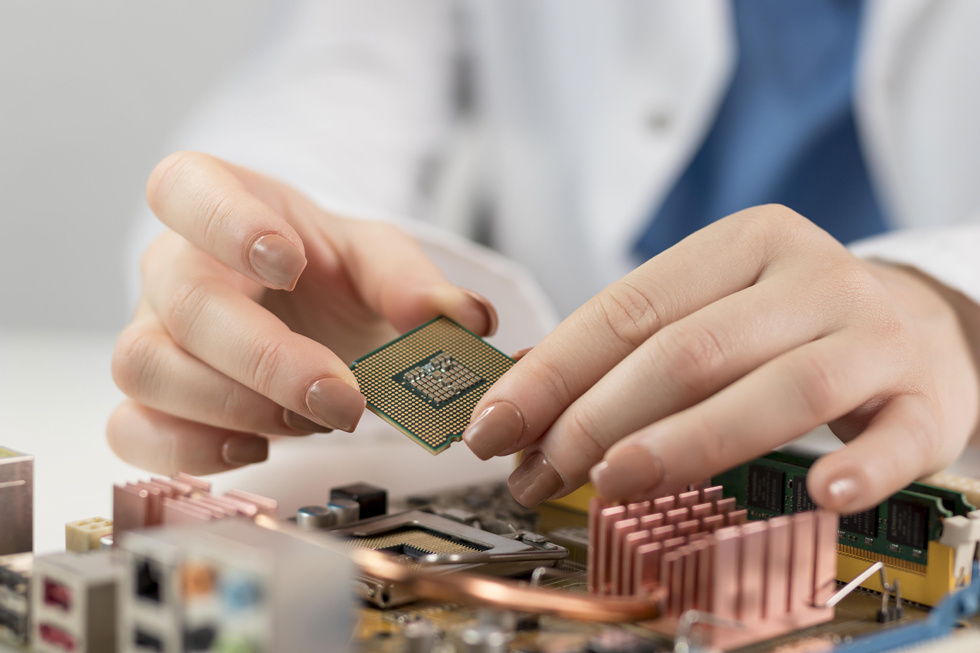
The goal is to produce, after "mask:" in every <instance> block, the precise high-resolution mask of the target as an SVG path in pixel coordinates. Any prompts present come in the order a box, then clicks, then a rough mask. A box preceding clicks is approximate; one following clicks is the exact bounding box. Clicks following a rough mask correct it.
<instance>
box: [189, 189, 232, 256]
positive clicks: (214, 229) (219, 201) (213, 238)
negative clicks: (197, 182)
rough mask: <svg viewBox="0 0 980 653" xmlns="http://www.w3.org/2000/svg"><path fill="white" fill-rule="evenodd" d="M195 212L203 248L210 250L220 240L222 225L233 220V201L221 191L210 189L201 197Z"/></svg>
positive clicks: (223, 230)
mask: <svg viewBox="0 0 980 653" xmlns="http://www.w3.org/2000/svg"><path fill="white" fill-rule="evenodd" d="M197 214H198V216H199V218H198V219H199V226H200V229H201V237H202V239H203V244H204V248H205V249H207V250H211V249H213V248H214V247H215V245H217V244H218V242H219V241H220V240H221V237H222V234H223V233H224V232H225V231H226V230H225V229H224V227H225V226H226V225H228V223H229V222H231V221H232V220H234V216H235V210H234V201H233V200H232V198H231V197H229V196H228V195H226V194H225V193H224V192H222V191H210V192H208V193H205V194H204V195H203V196H202V197H201V200H200V204H199V206H198V210H197Z"/></svg>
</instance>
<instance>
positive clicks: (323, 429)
mask: <svg viewBox="0 0 980 653" xmlns="http://www.w3.org/2000/svg"><path fill="white" fill-rule="evenodd" d="M282 421H283V422H285V423H286V426H288V427H289V428H291V429H295V430H297V431H302V432H304V433H329V432H330V431H332V430H333V429H332V428H330V427H328V426H323V425H322V424H317V423H316V422H314V421H313V420H311V419H306V418H305V417H303V416H302V415H300V414H299V413H296V412H293V411H291V410H289V409H288V408H283V409H282Z"/></svg>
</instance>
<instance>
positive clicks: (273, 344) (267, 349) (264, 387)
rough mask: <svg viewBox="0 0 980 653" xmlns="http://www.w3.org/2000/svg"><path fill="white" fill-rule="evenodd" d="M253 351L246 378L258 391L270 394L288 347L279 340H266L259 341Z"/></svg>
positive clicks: (266, 394) (247, 364) (247, 366)
mask: <svg viewBox="0 0 980 653" xmlns="http://www.w3.org/2000/svg"><path fill="white" fill-rule="evenodd" d="M252 351H253V353H252V355H251V356H250V357H249V359H248V361H247V362H246V370H245V378H246V379H248V381H249V384H250V385H251V387H253V388H254V389H255V390H256V391H257V392H259V393H260V394H263V395H265V396H270V394H271V392H272V389H273V387H274V386H275V380H276V376H277V375H278V373H279V370H280V369H281V368H282V365H283V362H284V360H285V358H286V347H285V345H284V344H283V343H282V342H280V341H278V340H266V341H263V342H260V343H258V344H257V345H256V346H255V347H253V348H252ZM226 409H230V407H226Z"/></svg>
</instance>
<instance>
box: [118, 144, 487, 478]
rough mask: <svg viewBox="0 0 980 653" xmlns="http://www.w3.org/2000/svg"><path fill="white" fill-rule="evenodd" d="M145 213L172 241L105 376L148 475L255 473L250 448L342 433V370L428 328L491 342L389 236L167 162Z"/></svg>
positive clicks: (416, 250) (283, 191) (346, 378)
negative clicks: (122, 397) (463, 331)
mask: <svg viewBox="0 0 980 653" xmlns="http://www.w3.org/2000/svg"><path fill="white" fill-rule="evenodd" d="M147 199H148V201H149V204H150V207H151V208H152V209H153V212H154V213H155V214H156V215H157V217H158V218H159V219H160V220H161V221H163V222H164V224H166V225H167V226H168V227H169V228H170V231H168V232H166V233H164V234H163V235H161V236H160V237H159V238H158V239H157V240H156V241H155V242H154V243H153V244H152V245H151V246H150V248H149V249H148V250H147V252H146V255H145V256H144V258H143V269H142V272H143V290H142V296H141V298H140V302H139V307H138V308H137V311H136V315H135V317H134V318H133V321H132V323H131V324H130V325H129V326H128V327H126V329H125V330H124V331H123V332H122V335H120V337H119V341H118V343H117V345H116V351H115V355H114V357H113V361H112V373H113V378H114V379H115V381H116V384H117V385H118V386H119V387H120V388H121V389H122V390H123V392H125V393H126V394H127V395H129V397H130V399H129V400H127V401H126V402H124V403H123V404H122V405H120V406H119V407H118V408H117V409H116V411H115V412H114V413H113V415H112V417H111V418H110V421H109V425H108V439H109V444H110V446H111V447H112V449H113V450H114V451H115V452H116V453H117V454H118V455H119V456H120V457H121V458H123V459H124V460H126V461H128V462H131V463H133V464H136V465H139V466H141V467H144V468H146V469H149V470H152V471H156V472H160V473H173V472H176V471H178V470H180V471H186V472H189V473H192V474H205V473H209V472H216V471H221V470H225V469H231V468H234V467H240V466H242V465H244V464H249V463H254V462H259V461H261V460H264V459H265V458H266V456H267V455H268V441H267V439H266V438H264V437H262V436H260V435H257V434H272V435H305V434H309V433H312V432H315V431H326V430H330V429H340V430H343V431H352V430H353V429H354V427H355V426H356V425H357V422H358V420H359V418H360V416H361V413H362V412H363V410H364V405H365V400H364V397H363V395H361V394H360V392H359V391H358V387H357V382H356V381H355V380H354V376H353V374H351V372H350V370H349V369H348V363H349V361H351V360H353V359H354V358H357V357H358V356H361V355H363V354H365V353H367V352H369V351H371V350H372V349H373V348H375V347H377V346H378V345H380V344H382V343H383V342H385V341H387V340H390V339H391V338H393V337H394V336H395V335H396V334H397V333H398V332H402V331H405V330H408V329H410V328H412V327H415V326H417V325H419V324H421V323H422V322H424V321H426V320H429V319H431V318H434V317H436V316H438V315H446V316H448V317H451V318H452V319H454V320H456V321H457V322H459V323H461V324H462V325H464V326H465V327H467V328H468V329H470V330H472V331H474V332H475V333H478V334H489V333H491V332H492V331H494V330H495V329H496V314H495V313H494V310H493V307H492V306H491V305H490V304H489V302H487V301H486V300H485V299H483V298H482V297H480V296H479V295H477V294H476V293H473V292H470V291H467V290H463V289H460V288H457V287H456V286H453V285H452V284H450V283H449V282H448V281H447V280H446V279H445V278H444V277H443V276H442V274H441V273H440V272H439V270H438V268H437V267H436V266H435V265H434V264H433V263H432V262H431V261H429V259H428V258H427V257H426V255H425V254H424V252H423V251H422V249H421V248H420V247H419V245H418V244H417V243H416V242H415V241H414V240H413V239H412V238H410V237H409V236H408V235H406V234H405V233H403V232H402V231H400V230H399V229H397V228H394V227H392V226H388V225H385V224H381V223H376V222H365V221H356V220H346V219H342V218H338V217H336V216H333V215H330V214H328V213H325V212H324V211H322V210H320V209H319V208H317V207H316V206H314V205H313V204H311V203H310V202H309V200H307V199H306V198H304V197H303V196H302V195H300V194H299V193H297V192H296V191H295V190H293V189H291V188H289V187H288V186H286V185H284V184H282V183H279V182H277V181H275V180H272V179H269V178H267V177H263V176H261V175H259V174H257V173H255V172H252V171H249V170H246V169H243V168H240V167H238V166H234V165H231V164H228V163H226V162H224V161H219V160H217V159H214V158H212V157H209V156H206V155H203V154H197V153H178V154H173V155H171V156H169V157H167V158H166V159H164V160H163V161H162V162H161V163H160V164H159V165H158V166H157V167H156V169H155V170H154V171H153V173H152V174H151V176H150V179H149V183H148V185H147Z"/></svg>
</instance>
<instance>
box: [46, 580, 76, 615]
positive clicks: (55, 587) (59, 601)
mask: <svg viewBox="0 0 980 653" xmlns="http://www.w3.org/2000/svg"><path fill="white" fill-rule="evenodd" d="M44 605H52V606H55V607H58V608H61V609H62V610H64V611H65V612H68V611H69V610H71V590H70V589H68V587H67V586H66V585H63V584H61V583H59V582H57V581H54V580H51V579H50V578H45V579H44Z"/></svg>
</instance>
